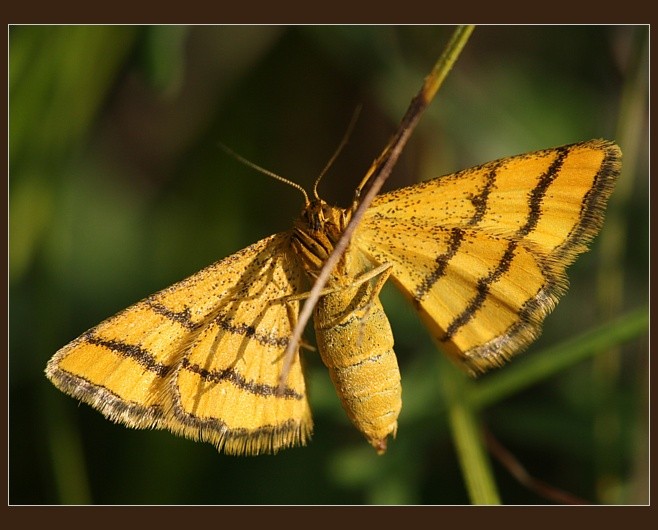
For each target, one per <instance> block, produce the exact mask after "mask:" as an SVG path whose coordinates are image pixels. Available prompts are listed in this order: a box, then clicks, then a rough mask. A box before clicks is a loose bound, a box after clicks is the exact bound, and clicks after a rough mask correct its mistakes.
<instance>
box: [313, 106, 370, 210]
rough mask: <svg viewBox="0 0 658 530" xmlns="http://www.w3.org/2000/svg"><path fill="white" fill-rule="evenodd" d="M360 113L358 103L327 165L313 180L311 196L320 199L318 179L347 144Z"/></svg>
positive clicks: (320, 178)
mask: <svg viewBox="0 0 658 530" xmlns="http://www.w3.org/2000/svg"><path fill="white" fill-rule="evenodd" d="M360 113H361V105H358V106H357V107H356V109H354V112H353V113H352V119H351V120H350V123H349V125H348V126H347V130H346V131H345V134H344V135H343V139H342V140H341V141H340V143H339V144H338V147H337V148H336V151H334V154H333V155H331V158H330V159H329V162H327V165H326V166H324V169H323V170H322V171H321V172H320V174H319V175H318V178H317V179H316V180H315V184H313V196H314V197H315V199H317V200H320V196H319V195H318V184H320V180H322V177H324V175H325V174H326V173H327V171H328V170H329V168H330V167H331V166H332V165H333V163H334V162H335V161H336V158H338V155H339V154H340V152H341V151H342V150H343V147H345V145H346V144H347V141H348V140H349V138H350V136H351V135H352V130H353V129H354V125H355V124H356V120H357V119H358V118H359V114H360Z"/></svg>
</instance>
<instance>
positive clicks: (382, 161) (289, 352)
mask: <svg viewBox="0 0 658 530" xmlns="http://www.w3.org/2000/svg"><path fill="white" fill-rule="evenodd" d="M473 29H474V27H473V26H458V27H457V28H456V29H455V31H454V33H453V35H452V37H451V39H450V42H449V43H448V45H447V46H446V49H445V50H444V52H443V54H442V55H441V57H440V58H439V60H438V61H437V62H436V64H435V65H434V68H433V69H432V72H431V73H430V74H429V75H428V76H427V77H426V78H425V82H424V83H423V86H422V88H421V89H420V92H419V93H418V94H417V95H416V96H415V97H414V98H413V99H412V100H411V103H410V105H409V108H408V109H407V112H406V113H405V115H404V117H403V118H402V121H401V122H400V126H399V127H398V131H397V133H396V134H395V136H393V138H392V139H391V141H390V142H389V143H388V145H387V146H386V147H385V148H384V151H383V152H382V154H381V155H380V156H379V158H377V159H376V160H375V162H374V163H373V165H372V166H371V168H370V170H369V171H368V172H367V173H366V176H365V177H364V179H363V181H362V182H361V184H360V185H359V187H358V188H357V191H356V196H355V198H354V205H353V207H352V208H353V214H352V218H351V220H350V222H349V224H348V225H347V227H346V228H345V232H343V235H342V236H341V238H340V240H339V241H338V243H337V244H336V247H335V248H334V250H333V252H332V253H331V255H330V256H329V258H328V259H327V261H326V262H325V264H324V266H323V267H322V270H321V271H320V274H319V275H318V278H317V279H316V281H315V283H314V285H313V288H312V289H311V291H310V293H309V297H308V300H306V302H305V303H304V306H303V307H302V310H301V311H300V314H299V319H298V321H297V325H296V326H295V330H294V332H293V334H292V336H291V337H290V341H289V342H288V347H287V348H286V351H285V353H284V357H285V362H284V365H283V370H282V372H281V377H280V379H279V391H281V389H282V388H283V384H284V383H285V381H286V378H287V376H288V371H289V370H290V365H291V364H292V361H293V359H294V354H295V352H296V351H297V346H298V344H299V341H300V339H301V336H302V333H303V331H304V328H305V327H306V324H307V323H308V321H309V320H310V318H311V315H312V314H313V308H314V307H315V305H316V304H317V302H318V300H319V298H320V296H321V292H322V290H323V289H324V286H325V285H326V283H327V280H328V279H329V275H330V274H331V272H332V271H333V269H334V267H335V266H336V264H337V263H338V261H339V260H340V258H341V257H342V255H343V253H344V252H345V249H346V248H347V246H348V245H349V243H350V240H351V238H352V234H354V231H355V230H356V227H357V226H358V225H359V222H360V221H361V218H362V217H363V215H364V214H365V211H366V210H367V209H368V207H369V206H370V203H371V202H372V200H373V199H374V198H375V196H376V195H377V193H378V192H379V190H380V189H381V187H382V185H383V184H384V182H385V181H386V179H387V178H388V176H389V175H390V174H391V171H392V170H393V167H394V166H395V164H396V163H397V161H398V158H399V157H400V154H401V153H402V149H403V148H404V146H405V145H406V143H407V141H408V140H409V138H410V137H411V134H412V133H413V131H414V129H415V128H416V125H418V122H419V121H420V118H421V116H422V114H423V112H424V110H425V109H426V108H427V107H428V105H429V104H430V103H431V101H432V99H433V98H434V96H435V95H436V93H437V91H438V89H439V87H440V86H441V84H442V83H443V80H444V79H445V78H446V76H447V74H448V72H449V71H450V69H451V68H452V65H453V64H454V63H455V61H456V60H457V57H458V56H459V54H460V52H461V50H462V49H463V48H464V46H465V45H466V42H467V41H468V38H469V37H470V35H471V33H472V31H473ZM366 187H367V192H366V194H365V195H364V196H363V197H361V191H362V190H363V189H364V188H366Z"/></svg>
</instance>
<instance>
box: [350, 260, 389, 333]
mask: <svg viewBox="0 0 658 530" xmlns="http://www.w3.org/2000/svg"><path fill="white" fill-rule="evenodd" d="M392 267H393V265H392V264H391V263H384V264H383V265H380V266H379V267H375V268H374V269H372V270H371V271H368V272H367V273H365V274H363V276H361V277H359V278H357V281H356V282H355V283H354V284H353V285H352V286H351V287H354V286H358V285H361V284H362V283H365V282H367V281H370V280H372V279H373V278H376V281H375V283H374V284H373V286H372V287H371V290H370V293H369V296H368V302H367V303H366V304H365V305H364V306H363V307H362V308H361V309H360V311H359V313H360V319H361V320H362V321H364V320H366V319H367V318H368V315H369V314H370V311H372V309H373V306H374V303H375V300H377V299H378V298H379V293H380V292H381V290H382V289H383V288H384V284H385V283H386V280H388V278H389V276H390V275H391V273H392V272H393V268H392ZM364 329H365V326H364V325H361V327H360V330H359V336H358V338H357V341H358V344H362V343H363V334H364Z"/></svg>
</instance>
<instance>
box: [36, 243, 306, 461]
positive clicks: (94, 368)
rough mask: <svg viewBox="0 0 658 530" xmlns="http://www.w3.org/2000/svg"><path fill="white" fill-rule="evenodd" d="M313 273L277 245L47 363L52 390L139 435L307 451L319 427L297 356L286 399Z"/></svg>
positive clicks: (241, 450)
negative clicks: (291, 347) (155, 431)
mask: <svg viewBox="0 0 658 530" xmlns="http://www.w3.org/2000/svg"><path fill="white" fill-rule="evenodd" d="M304 281H305V280H304V277H303V270H302V269H301V268H300V267H299V266H298V265H297V264H296V262H295V261H294V259H293V258H291V256H290V251H289V234H279V235H274V236H271V237H269V238H266V239H264V240H262V241H260V242H258V243H256V244H254V245H252V246H250V247H248V248H246V249H244V250H242V251H240V252H238V253H236V254H234V255H232V256H230V257H228V258H226V259H224V260H221V261H219V262H217V263H215V264H213V265H211V266H209V267H207V268H206V269H203V270H202V271H200V272H198V273H197V274H195V275H193V276H191V277H190V278H188V279H186V280H183V281H182V282H179V283H177V284H175V285H173V286H171V287H169V288H167V289H164V290H163V291H161V292H159V293H157V294H155V295H153V296H150V297H148V298H146V299H144V300H142V301H141V302H139V303H137V304H135V305H134V306H132V307H130V308H128V309H126V310H124V311H122V312H121V313H119V314H117V315H116V316H114V317H112V318H110V319H108V320H106V321H104V322H103V323H101V324H99V325H98V326H96V327H95V328H93V329H91V330H89V331H88V332H86V333H85V334H83V335H82V336H81V337H79V338H78V339H76V340H75V341H73V342H72V343H70V344H69V345H67V346H65V347H64V348H62V349H61V350H60V351H59V352H57V354H56V355H55V356H54V357H53V359H51V361H50V362H49V363H48V366H47V369H46V372H47V375H48V377H49V378H50V379H51V380H52V381H53V383H54V384H55V385H56V386H57V387H58V388H60V389H61V390H63V391H64V392H67V393H69V394H71V395H73V396H75V397H77V398H78V399H81V400H82V401H85V402H87V403H89V404H90V405H92V406H94V407H95V408H97V409H99V410H100V411H101V412H102V413H103V414H105V415H106V416H107V417H109V418H110V419H112V420H114V421H117V422H121V423H124V424H126V425H128V426H130V427H137V428H147V427H154V428H167V429H169V430H171V431H173V432H175V433H177V434H181V435H183V436H186V437H188V438H192V439H198V440H204V441H208V442H211V443H213V444H214V445H216V446H217V447H218V448H219V449H221V450H223V451H224V452H227V453H235V454H256V453H261V452H276V451H277V450H278V449H280V448H283V447H288V446H292V445H298V444H303V443H305V441H306V440H307V438H308V437H309V436H310V433H311V430H312V421H311V413H310V409H309V405H308V402H307V399H306V391H305V383H304V377H303V373H302V369H301V365H300V362H299V356H298V355H297V356H296V358H295V360H294V362H293V364H292V366H291V368H290V372H289V375H288V378H287V381H286V386H285V388H284V389H283V391H282V393H281V394H280V395H279V394H278V393H277V385H278V378H279V374H280V373H281V368H282V364H283V352H284V350H285V347H286V345H287V342H288V337H289V336H290V334H291V332H292V328H293V327H294V325H295V323H296V314H297V311H298V304H299V302H298V301H288V300H287V298H288V297H290V296H291V295H295V294H299V293H300V292H303V288H304V285H305V284H304Z"/></svg>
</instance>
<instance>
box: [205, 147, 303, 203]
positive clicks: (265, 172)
mask: <svg viewBox="0 0 658 530" xmlns="http://www.w3.org/2000/svg"><path fill="white" fill-rule="evenodd" d="M218 143H219V147H221V148H222V149H223V150H224V151H225V152H226V153H228V154H229V155H231V156H232V157H233V158H235V159H236V160H237V161H238V162H242V163H243V164H244V165H245V166H247V167H250V168H251V169H255V170H256V171H258V172H259V173H262V174H263V175H267V176H268V177H272V178H273V179H276V180H280V181H281V182H283V183H284V184H288V185H289V186H292V187H293V188H295V189H298V190H299V191H301V192H302V193H303V194H304V202H305V203H306V205H308V204H309V202H310V201H309V200H308V194H307V193H306V190H305V189H304V188H302V187H301V186H300V185H299V184H297V183H296V182H293V181H292V180H288V179H287V178H285V177H282V176H281V175H277V174H276V173H274V172H272V171H269V170H268V169H265V168H263V167H261V166H259V165H258V164H255V163H254V162H252V161H250V160H247V159H246V158H245V157H243V156H241V155H239V154H238V153H236V152H235V151H233V149H231V148H230V147H228V146H227V145H224V144H223V143H222V142H218Z"/></svg>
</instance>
